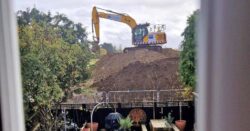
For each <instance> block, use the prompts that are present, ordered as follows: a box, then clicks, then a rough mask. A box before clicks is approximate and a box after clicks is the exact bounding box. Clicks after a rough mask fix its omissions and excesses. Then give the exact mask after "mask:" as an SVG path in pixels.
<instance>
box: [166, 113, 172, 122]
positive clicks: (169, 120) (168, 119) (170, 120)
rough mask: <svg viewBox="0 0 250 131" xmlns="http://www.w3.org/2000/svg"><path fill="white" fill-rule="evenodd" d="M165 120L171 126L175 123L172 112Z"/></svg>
mask: <svg viewBox="0 0 250 131" xmlns="http://www.w3.org/2000/svg"><path fill="white" fill-rule="evenodd" d="M165 119H166V121H167V122H168V123H169V124H172V123H173V121H174V117H172V115H171V112H169V113H168V116H167V117H165Z"/></svg>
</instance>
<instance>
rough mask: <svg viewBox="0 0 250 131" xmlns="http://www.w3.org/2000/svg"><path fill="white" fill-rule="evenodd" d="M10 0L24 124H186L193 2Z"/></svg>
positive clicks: (190, 118)
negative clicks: (16, 45)
mask: <svg viewBox="0 0 250 131" xmlns="http://www.w3.org/2000/svg"><path fill="white" fill-rule="evenodd" d="M14 2H15V11H16V17H17V24H18V34H19V46H20V55H21V71H22V85H23V87H22V88H23V99H24V107H25V124H26V125H25V127H26V130H39V131H47V130H48V131H49V130H79V129H81V131H84V130H90V128H93V129H94V130H97V129H99V130H101V129H102V130H116V129H119V128H123V129H129V128H131V129H132V130H141V129H145V128H146V129H148V130H149V129H150V128H151V129H157V128H163V129H171V128H182V127H181V126H180V125H182V124H185V126H186V127H185V130H186V131H191V130H193V129H194V123H195V122H194V114H195V113H194V108H195V107H194V99H193V97H194V96H193V94H192V92H194V91H195V83H196V76H195V70H196V64H195V63H196V51H195V47H196V43H195V39H196V38H195V29H194V28H195V26H196V18H197V15H198V14H199V10H198V9H199V6H198V2H197V1H196V0H188V1H187V0H183V1H179V0H178V1H177V0H174V1H173V0H154V1H148V0H146V1H145V0H137V1H134V0H119V1H107V0H96V1H91V0H74V1H69V0H60V1H59V0H57V1H55V0H52V1H51V0H50V1H49V0H43V1H39V0H26V1H18V0H15V1H14ZM95 5H96V6H97V7H96V6H95ZM110 16H112V19H111V17H110ZM147 23H150V24H149V25H151V26H152V27H151V28H150V29H149V30H147V28H148V27H149V25H148V24H147ZM156 25H158V26H156ZM145 26H146V28H144V27H145ZM142 27H143V28H142ZM135 29H136V30H135ZM133 35H134V36H133ZM138 36H139V37H138ZM93 38H94V40H93ZM133 38H134V39H135V38H140V39H137V40H136V42H137V43H135V42H134V40H132V39H133ZM93 110H96V111H95V112H93ZM92 114H93V115H92ZM127 116H128V117H127ZM156 119H157V120H156ZM91 121H93V122H95V123H92V124H91ZM159 125H160V126H159ZM176 126H177V127H176Z"/></svg>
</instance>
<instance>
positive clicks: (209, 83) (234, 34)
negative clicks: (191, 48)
mask: <svg viewBox="0 0 250 131" xmlns="http://www.w3.org/2000/svg"><path fill="white" fill-rule="evenodd" d="M249 7H250V1H249V0H202V1H201V12H200V18H199V27H198V50H197V51H198V77H197V78H198V93H199V98H198V102H197V112H196V118H197V119H196V121H197V126H198V131H249V130H250V120H249V118H250V8H249Z"/></svg>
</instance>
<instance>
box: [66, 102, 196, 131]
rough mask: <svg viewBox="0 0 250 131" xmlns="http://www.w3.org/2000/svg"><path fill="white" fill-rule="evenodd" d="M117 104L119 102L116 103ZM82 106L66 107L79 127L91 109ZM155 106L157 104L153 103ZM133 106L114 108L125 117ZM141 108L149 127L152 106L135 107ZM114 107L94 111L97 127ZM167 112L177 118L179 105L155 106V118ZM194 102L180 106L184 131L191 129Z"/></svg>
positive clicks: (190, 130)
mask: <svg viewBox="0 0 250 131" xmlns="http://www.w3.org/2000/svg"><path fill="white" fill-rule="evenodd" d="M118 105H119V104H118ZM82 106H83V108H81V109H67V111H68V115H67V118H70V119H71V120H72V122H74V123H76V124H77V125H78V126H79V127H82V125H83V123H84V122H90V112H91V109H87V108H86V105H82ZM155 106H157V105H156V104H155ZM133 108H134V107H121V106H118V107H117V108H116V111H117V112H119V113H120V114H122V115H123V116H124V117H126V116H127V115H128V114H129V112H130V111H131V110H132V109H133ZM137 108H141V109H143V110H144V111H145V112H146V114H147V122H146V126H147V128H148V129H149V121H150V119H153V114H154V113H153V107H137ZM114 111H115V109H114V108H99V109H97V110H96V111H95V113H94V116H93V121H94V122H98V123H99V129H101V128H104V125H105V123H104V120H105V117H106V116H107V115H108V114H109V113H111V112H114ZM168 112H172V116H173V117H174V120H178V119H179V117H180V116H179V106H174V105H173V106H169V104H167V103H166V105H165V107H164V106H161V107H155V119H160V118H163V117H164V116H167V114H168ZM194 112H195V110H194V103H193V102H187V104H186V105H185V106H183V107H182V119H184V120H186V121H187V125H186V129H185V131H192V129H193V125H194V118H195V117H194Z"/></svg>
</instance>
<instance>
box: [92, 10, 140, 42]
mask: <svg viewBox="0 0 250 131" xmlns="http://www.w3.org/2000/svg"><path fill="white" fill-rule="evenodd" d="M97 9H101V8H97V7H93V10H92V32H93V33H94V32H95V37H96V38H94V40H95V41H96V42H98V43H99V40H100V20H99V18H104V19H109V20H113V21H117V22H122V23H125V24H127V25H128V26H129V27H130V28H131V29H134V28H135V27H136V26H137V24H136V21H135V20H134V19H133V18H132V17H130V16H129V15H126V14H121V13H117V12H114V11H110V10H105V9H101V10H104V11H105V12H98V11H97ZM106 12H108V13H106ZM93 26H94V27H93ZM93 28H94V29H93Z"/></svg>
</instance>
